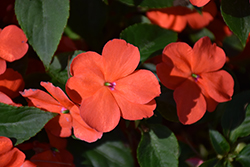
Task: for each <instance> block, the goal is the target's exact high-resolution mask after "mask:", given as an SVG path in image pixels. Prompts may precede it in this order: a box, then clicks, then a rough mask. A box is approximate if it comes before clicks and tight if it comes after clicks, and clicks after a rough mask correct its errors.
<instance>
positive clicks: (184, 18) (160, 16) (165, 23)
mask: <svg viewBox="0 0 250 167" xmlns="http://www.w3.org/2000/svg"><path fill="white" fill-rule="evenodd" d="M201 12H202V13H199V12H198V11H197V10H196V9H190V8H188V7H185V6H173V7H169V8H163V9H157V10H151V11H148V12H147V13H146V15H147V17H148V18H149V20H150V21H151V22H152V23H153V24H156V25H159V26H160V27H162V28H165V29H170V30H174V31H176V32H181V31H182V30H184V28H185V27H186V25H187V24H188V25H189V26H190V27H191V28H192V29H201V28H204V27H205V26H207V25H208V24H209V23H210V22H211V21H212V20H213V19H214V17H215V15H216V13H217V8H216V5H215V3H214V2H213V1H211V2H210V3H208V4H207V5H206V6H204V8H202V11H201Z"/></svg>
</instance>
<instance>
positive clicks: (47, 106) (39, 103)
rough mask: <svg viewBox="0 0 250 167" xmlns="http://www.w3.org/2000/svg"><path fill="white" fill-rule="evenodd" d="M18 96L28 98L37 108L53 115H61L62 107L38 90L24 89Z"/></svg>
mask: <svg viewBox="0 0 250 167" xmlns="http://www.w3.org/2000/svg"><path fill="white" fill-rule="evenodd" d="M20 94H21V95H22V96H23V97H26V98H28V99H29V100H30V101H31V102H32V104H33V105H34V106H35V107H37V108H40V109H43V110H46V111H49V112H55V113H61V111H62V107H63V106H62V105H61V104H60V103H59V102H58V101H56V100H55V99H54V98H53V97H51V96H50V95H49V94H48V93H46V92H44V91H41V90H39V89H26V90H24V91H23V92H20Z"/></svg>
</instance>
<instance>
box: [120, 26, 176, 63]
mask: <svg viewBox="0 0 250 167" xmlns="http://www.w3.org/2000/svg"><path fill="white" fill-rule="evenodd" d="M120 38H122V39H125V40H126V41H127V42H128V43H131V44H133V45H135V46H137V47H138V48H139V50H140V54H141V61H142V62H144V61H145V60H147V59H148V58H149V56H151V55H152V54H153V53H154V52H156V51H158V50H160V49H163V48H164V47H165V46H166V45H167V44H169V43H171V42H175V41H176V40H177V33H176V32H174V31H171V30H166V29H163V28H161V27H159V26H157V25H152V24H134V25H132V26H130V27H128V28H126V29H125V30H124V31H122V32H121V34H120Z"/></svg>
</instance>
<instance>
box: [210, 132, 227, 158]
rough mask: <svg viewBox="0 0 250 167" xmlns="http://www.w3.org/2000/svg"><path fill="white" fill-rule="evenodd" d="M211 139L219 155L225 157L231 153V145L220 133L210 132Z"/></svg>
mask: <svg viewBox="0 0 250 167" xmlns="http://www.w3.org/2000/svg"><path fill="white" fill-rule="evenodd" d="M209 137H210V140H211V143H212V145H213V148H214V150H215V151H216V153H217V154H220V155H225V154H226V153H228V152H229V151H230V145H229V143H228V142H227V141H226V139H225V138H224V137H223V136H222V135H221V134H220V133H219V132H218V131H215V130H209Z"/></svg>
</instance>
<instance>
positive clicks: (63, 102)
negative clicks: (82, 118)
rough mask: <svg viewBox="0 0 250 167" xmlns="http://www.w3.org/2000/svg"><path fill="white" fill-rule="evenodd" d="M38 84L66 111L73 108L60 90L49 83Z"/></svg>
mask: <svg viewBox="0 0 250 167" xmlns="http://www.w3.org/2000/svg"><path fill="white" fill-rule="evenodd" d="M40 84H41V86H43V87H44V88H45V89H46V90H47V91H48V92H49V93H50V94H51V95H52V96H53V97H54V98H55V99H56V100H57V101H58V102H59V103H60V104H61V105H62V106H63V107H65V108H66V109H70V108H71V107H73V106H74V104H73V103H72V102H71V101H70V100H69V98H68V97H67V96H66V95H65V93H64V92H63V91H62V89H61V88H59V87H55V86H54V85H53V84H52V83H49V82H41V83H40Z"/></svg>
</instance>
